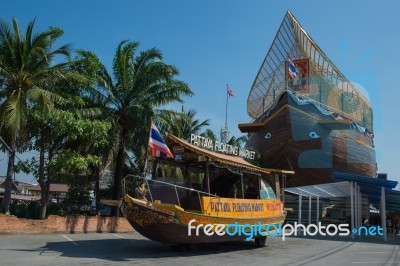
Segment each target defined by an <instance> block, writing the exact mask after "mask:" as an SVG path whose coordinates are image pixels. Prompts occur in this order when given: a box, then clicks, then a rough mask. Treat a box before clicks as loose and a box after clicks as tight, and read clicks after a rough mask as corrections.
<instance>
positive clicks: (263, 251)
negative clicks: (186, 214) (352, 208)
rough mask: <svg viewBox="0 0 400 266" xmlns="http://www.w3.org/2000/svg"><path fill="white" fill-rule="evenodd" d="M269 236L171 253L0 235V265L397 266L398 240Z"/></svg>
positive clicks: (90, 240) (78, 239) (150, 246)
mask: <svg viewBox="0 0 400 266" xmlns="http://www.w3.org/2000/svg"><path fill="white" fill-rule="evenodd" d="M350 240H351V239H348V238H345V239H343V238H342V239H333V238H330V239H329V240H327V238H324V239H316V238H311V239H307V238H292V237H291V238H287V239H286V241H282V239H281V238H278V237H269V238H268V240H267V245H268V246H267V247H264V248H255V247H254V242H237V243H224V244H212V245H200V246H194V247H193V250H192V251H186V252H177V251H172V250H171V249H170V246H166V245H161V244H159V243H157V242H153V241H150V240H148V239H146V238H144V237H142V236H141V235H139V234H137V233H129V234H65V235H59V234H54V235H0V265H6V266H11V265H76V264H85V265H132V264H139V265H155V264H162V265H400V239H399V238H398V237H397V238H396V239H395V240H391V241H390V242H388V243H384V242H383V241H382V240H381V239H379V238H375V239H368V240H367V239H361V240H356V241H350Z"/></svg>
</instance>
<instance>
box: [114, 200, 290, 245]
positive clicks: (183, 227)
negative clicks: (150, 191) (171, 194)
mask: <svg viewBox="0 0 400 266" xmlns="http://www.w3.org/2000/svg"><path fill="white" fill-rule="evenodd" d="M120 208H121V211H122V213H123V214H124V216H125V217H126V219H127V220H128V221H129V223H130V224H131V226H132V227H133V228H134V229H135V230H136V231H137V232H139V233H140V234H141V235H143V236H145V237H147V238H149V239H151V240H154V241H158V242H161V243H163V244H200V243H218V242H230V241H243V240H245V239H246V238H248V236H246V235H236V236H229V235H227V234H225V235H222V236H220V235H217V234H213V235H211V236H209V235H206V234H204V232H203V230H199V233H198V235H196V230H194V229H192V230H189V229H188V228H189V227H188V224H189V222H190V221H192V220H194V221H193V222H192V223H191V224H192V225H193V226H196V225H199V224H203V225H205V224H224V225H227V224H233V223H238V224H241V225H243V224H250V225H253V224H257V223H261V224H272V223H273V224H278V223H282V222H283V221H284V219H285V217H286V214H281V215H275V216H272V217H259V218H242V219H241V218H237V217H216V216H210V215H203V214H199V213H190V212H185V211H184V210H183V209H181V208H179V207H178V206H175V208H171V210H165V209H162V208H159V207H155V206H152V204H149V203H146V202H143V201H140V200H137V199H133V198H131V197H129V196H125V197H124V198H123V201H122V203H121V206H120Z"/></svg>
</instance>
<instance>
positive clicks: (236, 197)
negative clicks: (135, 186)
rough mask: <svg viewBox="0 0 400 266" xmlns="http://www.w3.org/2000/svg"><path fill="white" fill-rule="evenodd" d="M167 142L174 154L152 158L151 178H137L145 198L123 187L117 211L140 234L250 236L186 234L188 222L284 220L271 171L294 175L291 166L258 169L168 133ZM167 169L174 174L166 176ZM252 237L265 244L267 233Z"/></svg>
mask: <svg viewBox="0 0 400 266" xmlns="http://www.w3.org/2000/svg"><path fill="white" fill-rule="evenodd" d="M207 141H208V140H207ZM167 144H168V146H169V147H170V149H171V150H172V151H174V155H175V159H169V158H168V159H165V158H156V159H154V160H153V161H152V162H151V164H152V173H151V179H149V178H143V177H136V178H140V179H142V180H144V181H145V182H146V183H147V186H148V189H149V190H148V194H147V196H146V198H144V199H138V198H135V197H133V193H130V192H127V194H126V195H125V196H124V197H123V199H122V201H121V206H120V208H121V211H122V213H123V214H124V216H125V217H126V218H127V220H128V221H129V222H130V224H131V225H132V227H133V228H134V229H135V230H137V231H138V232H139V233H140V234H142V235H143V236H145V237H147V238H149V239H151V240H154V241H158V242H161V243H165V244H195V243H213V242H226V241H238V240H245V239H248V238H249V236H248V235H244V234H241V235H240V234H236V235H235V236H230V235H228V234H225V235H217V234H216V233H215V234H213V235H211V236H210V235H207V234H205V233H204V231H203V230H199V233H198V235H196V232H195V230H192V231H191V233H189V231H190V227H189V225H191V226H193V227H195V226H198V225H201V224H202V225H206V224H211V225H217V224H220V225H225V226H226V225H229V224H235V223H236V225H238V228H239V227H240V228H242V227H243V226H245V225H257V224H258V225H264V226H266V225H272V224H273V225H277V226H278V225H279V223H283V222H284V220H285V217H286V213H285V211H284V209H283V205H282V202H281V201H280V199H279V197H278V198H276V196H275V195H276V194H277V195H280V187H279V179H278V178H276V176H275V175H276V174H293V172H292V171H285V170H277V169H265V168H260V167H258V166H255V165H252V164H250V163H249V162H247V161H245V160H244V159H242V158H240V157H237V156H231V155H226V154H220V153H216V152H214V151H210V150H206V149H203V148H200V147H198V146H196V145H195V144H196V142H194V144H191V143H188V142H186V141H184V140H181V139H179V138H177V137H175V136H173V135H171V134H169V135H168V136H167ZM171 173H173V174H174V177H173V178H169V177H167V176H172V174H171ZM270 184H275V187H274V188H272V187H271V186H270ZM129 194H130V195H129ZM193 227H191V228H193ZM200 229H201V227H200ZM248 229H249V228H247V229H246V230H248ZM213 230H214V229H213ZM254 238H255V241H256V244H257V245H258V246H263V245H265V241H266V236H261V235H255V236H254Z"/></svg>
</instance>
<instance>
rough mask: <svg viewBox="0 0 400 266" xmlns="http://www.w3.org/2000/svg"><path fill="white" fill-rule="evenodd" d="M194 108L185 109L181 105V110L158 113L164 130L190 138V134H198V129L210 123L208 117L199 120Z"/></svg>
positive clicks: (179, 136) (183, 137) (180, 136)
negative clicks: (201, 120) (178, 111)
mask: <svg viewBox="0 0 400 266" xmlns="http://www.w3.org/2000/svg"><path fill="white" fill-rule="evenodd" d="M196 114H197V112H196V110H193V109H190V110H189V111H187V112H186V111H185V110H184V108H183V107H182V112H180V113H177V112H164V113H162V114H161V115H160V117H159V119H160V124H161V128H162V130H163V131H164V132H168V133H171V134H173V135H175V136H177V137H178V138H182V139H186V140H187V139H190V135H191V134H192V133H193V134H198V133H199V132H200V130H201V129H202V128H203V127H205V126H208V125H210V122H209V119H206V120H204V121H203V122H200V120H199V119H196V118H195V116H196Z"/></svg>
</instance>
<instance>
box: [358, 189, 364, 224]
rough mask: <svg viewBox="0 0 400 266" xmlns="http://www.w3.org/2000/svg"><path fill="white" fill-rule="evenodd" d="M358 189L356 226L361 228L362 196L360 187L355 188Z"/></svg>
mask: <svg viewBox="0 0 400 266" xmlns="http://www.w3.org/2000/svg"><path fill="white" fill-rule="evenodd" d="M357 187H358V191H357V193H358V226H359V227H361V226H362V222H363V220H362V195H361V188H360V185H358V186H357Z"/></svg>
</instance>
